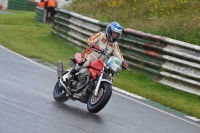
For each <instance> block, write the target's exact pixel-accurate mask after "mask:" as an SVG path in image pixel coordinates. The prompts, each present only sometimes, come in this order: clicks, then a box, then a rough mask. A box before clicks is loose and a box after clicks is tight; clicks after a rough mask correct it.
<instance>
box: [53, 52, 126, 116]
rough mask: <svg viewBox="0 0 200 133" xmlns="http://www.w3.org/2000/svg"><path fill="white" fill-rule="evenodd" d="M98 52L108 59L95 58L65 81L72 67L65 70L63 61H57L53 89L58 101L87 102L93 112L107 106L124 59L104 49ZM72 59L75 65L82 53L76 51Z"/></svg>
mask: <svg viewBox="0 0 200 133" xmlns="http://www.w3.org/2000/svg"><path fill="white" fill-rule="evenodd" d="M97 52H99V53H100V54H101V55H103V56H106V57H107V58H106V60H105V61H104V62H103V61H102V60H100V59H96V60H93V61H92V62H91V63H90V64H89V66H88V67H87V68H82V69H81V70H80V71H79V72H77V73H76V74H75V75H74V76H73V77H72V78H70V79H69V80H68V81H67V82H64V81H63V79H62V76H63V75H64V74H66V73H68V72H69V71H70V70H71V69H72V68H71V69H68V70H66V71H65V72H64V71H63V63H62V62H61V61H59V62H58V63H57V76H58V81H57V83H56V85H55V87H54V91H53V97H54V99H55V100H56V101H58V102H65V101H67V100H69V99H72V100H78V101H80V102H83V103H86V104H87V109H88V111H89V112H92V113H97V112H99V111H100V110H102V109H103V108H104V107H105V105H106V104H107V103H108V101H109V99H110V97H111V95H112V82H113V79H114V78H113V77H114V74H116V75H118V76H119V73H120V72H121V70H122V61H121V59H120V58H118V57H116V56H107V55H106V54H105V52H104V51H97ZM71 60H72V61H71V62H74V65H75V64H76V63H77V62H79V61H80V60H81V54H80V53H76V54H75V59H71ZM126 69H128V68H126Z"/></svg>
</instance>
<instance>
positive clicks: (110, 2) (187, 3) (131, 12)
mask: <svg viewBox="0 0 200 133" xmlns="http://www.w3.org/2000/svg"><path fill="white" fill-rule="evenodd" d="M67 10H70V11H73V12H77V13H79V14H82V15H85V16H88V17H91V18H94V19H97V20H101V21H104V22H110V21H117V22H119V23H120V24H121V25H122V26H123V27H128V28H131V29H135V30H139V31H143V32H147V33H152V34H157V35H161V36H166V37H169V38H173V39H177V40H182V41H184V42H189V43H192V44H196V45H200V39H199V36H200V1H199V0H95V2H93V0H74V1H73V3H72V5H71V6H70V7H69V8H67Z"/></svg>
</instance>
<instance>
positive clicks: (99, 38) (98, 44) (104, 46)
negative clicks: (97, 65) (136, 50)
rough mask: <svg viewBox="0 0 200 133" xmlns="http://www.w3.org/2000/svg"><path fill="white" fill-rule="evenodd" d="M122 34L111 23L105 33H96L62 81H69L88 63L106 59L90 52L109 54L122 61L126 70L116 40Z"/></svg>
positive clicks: (115, 25) (120, 29)
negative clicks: (99, 51)
mask: <svg viewBox="0 0 200 133" xmlns="http://www.w3.org/2000/svg"><path fill="white" fill-rule="evenodd" d="M121 34H122V27H121V25H120V24H119V23H117V22H111V23H109V24H108V26H107V27H106V32H98V33H96V34H94V35H92V36H91V37H89V38H88V45H89V46H90V47H89V48H87V49H86V50H85V51H84V52H83V53H82V55H81V61H80V62H78V63H77V64H76V66H75V67H74V68H73V69H72V70H71V71H70V72H68V73H66V74H65V75H64V76H63V77H62V78H63V81H67V80H69V79H70V78H71V77H72V76H73V75H74V74H76V73H77V72H78V71H79V70H80V69H81V68H83V67H87V66H89V64H90V62H91V61H93V60H95V59H101V60H105V59H106V57H105V56H103V55H101V54H99V53H98V52H96V51H94V50H92V48H94V49H96V50H103V51H104V52H105V53H106V55H110V54H111V53H112V54H113V55H114V56H117V57H119V58H120V59H121V60H122V63H123V66H125V67H126V68H128V67H129V66H128V64H127V63H126V62H125V61H124V58H123V56H122V53H121V52H120V49H119V46H118V43H117V40H118V39H119V37H120V36H121Z"/></svg>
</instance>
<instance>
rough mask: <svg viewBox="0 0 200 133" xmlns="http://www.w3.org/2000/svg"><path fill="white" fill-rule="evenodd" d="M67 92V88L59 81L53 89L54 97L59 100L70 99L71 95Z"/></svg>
mask: <svg viewBox="0 0 200 133" xmlns="http://www.w3.org/2000/svg"><path fill="white" fill-rule="evenodd" d="M66 93H67V92H66V90H65V88H64V87H63V86H62V85H61V84H60V83H59V81H58V82H57V83H56V85H55V87H54V90H53V98H54V99H55V100H56V101H57V102H65V101H67V100H69V97H67V96H66Z"/></svg>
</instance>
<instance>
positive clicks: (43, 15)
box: [35, 6, 46, 23]
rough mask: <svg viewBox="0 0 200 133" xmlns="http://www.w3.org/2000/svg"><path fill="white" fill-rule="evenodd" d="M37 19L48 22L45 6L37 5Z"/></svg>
mask: <svg viewBox="0 0 200 133" xmlns="http://www.w3.org/2000/svg"><path fill="white" fill-rule="evenodd" d="M35 20H36V21H37V22H42V23H45V22H46V10H45V9H44V8H40V7H38V6H37V7H36V16H35Z"/></svg>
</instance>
